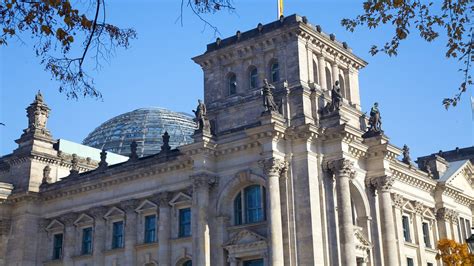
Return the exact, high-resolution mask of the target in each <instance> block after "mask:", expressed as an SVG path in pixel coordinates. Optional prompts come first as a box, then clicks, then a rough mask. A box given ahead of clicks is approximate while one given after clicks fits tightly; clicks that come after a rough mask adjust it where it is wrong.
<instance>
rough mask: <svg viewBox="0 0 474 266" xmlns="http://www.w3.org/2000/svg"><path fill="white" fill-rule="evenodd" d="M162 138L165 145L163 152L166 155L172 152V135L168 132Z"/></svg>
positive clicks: (162, 146) (162, 148)
mask: <svg viewBox="0 0 474 266" xmlns="http://www.w3.org/2000/svg"><path fill="white" fill-rule="evenodd" d="M161 137H162V139H163V145H161V152H165V153H166V152H168V151H170V150H171V146H170V135H169V134H168V131H165V133H164V134H163V135H162V136H161Z"/></svg>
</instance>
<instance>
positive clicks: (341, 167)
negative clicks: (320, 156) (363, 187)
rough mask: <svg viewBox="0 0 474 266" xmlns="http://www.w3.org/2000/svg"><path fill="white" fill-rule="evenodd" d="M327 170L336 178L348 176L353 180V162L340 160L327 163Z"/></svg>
mask: <svg viewBox="0 0 474 266" xmlns="http://www.w3.org/2000/svg"><path fill="white" fill-rule="evenodd" d="M328 169H329V170H330V172H331V173H332V174H334V175H336V177H338V176H348V177H350V178H353V177H354V176H355V172H354V162H352V161H350V160H348V159H345V158H341V159H336V160H332V161H330V162H328Z"/></svg>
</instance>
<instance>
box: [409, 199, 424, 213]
mask: <svg viewBox="0 0 474 266" xmlns="http://www.w3.org/2000/svg"><path fill="white" fill-rule="evenodd" d="M412 203H413V208H414V211H415V213H416V214H419V215H422V214H423V212H424V211H425V205H423V203H421V202H419V201H413V202H412Z"/></svg>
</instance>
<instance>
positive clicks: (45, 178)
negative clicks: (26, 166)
mask: <svg viewBox="0 0 474 266" xmlns="http://www.w3.org/2000/svg"><path fill="white" fill-rule="evenodd" d="M50 173H51V167H49V165H46V166H45V167H44V168H43V180H42V183H48V184H49V183H51V176H50Z"/></svg>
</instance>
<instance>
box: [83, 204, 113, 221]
mask: <svg viewBox="0 0 474 266" xmlns="http://www.w3.org/2000/svg"><path fill="white" fill-rule="evenodd" d="M108 210H109V209H108V208H107V207H104V206H97V207H93V208H91V209H89V210H88V213H89V214H90V215H91V216H92V217H94V218H95V219H100V218H104V215H105V214H106V213H107V211H108Z"/></svg>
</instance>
